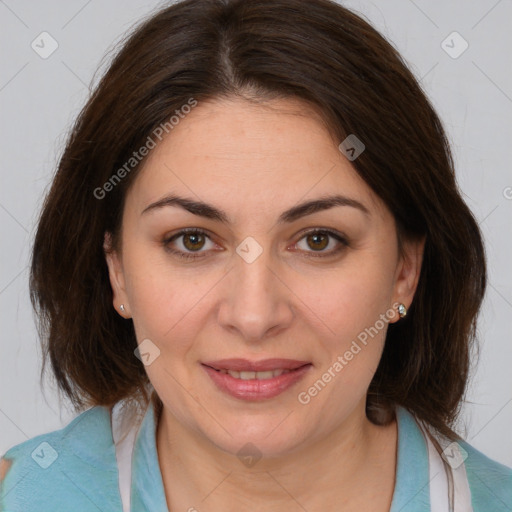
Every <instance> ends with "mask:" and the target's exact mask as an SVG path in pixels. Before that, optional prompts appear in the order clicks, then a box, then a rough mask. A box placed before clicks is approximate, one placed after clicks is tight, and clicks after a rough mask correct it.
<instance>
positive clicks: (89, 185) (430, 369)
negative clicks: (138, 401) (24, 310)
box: [30, 0, 486, 439]
mask: <svg viewBox="0 0 512 512" xmlns="http://www.w3.org/2000/svg"><path fill="white" fill-rule="evenodd" d="M233 96H238V97H245V98H249V99H252V100H254V101H257V100H258V99H264V98H280V97H281V98H285V97H296V98H300V99H302V100H304V101H306V102H308V103H309V104H311V105H314V107H315V109H316V111H318V112H319V113H321V115H322V118H323V119H325V122H326V123H327V125H328V126H329V129H330V132H331V133H332V135H333V137H335V138H336V139H337V140H338V141H339V142H341V141H343V140H344V139H345V138H346V137H347V136H348V135H349V134H355V135H356V136H357V137H358V138H359V139H360V140H361V141H363V143H364V144H365V146H366V149H365V151H364V152H363V153H362V154H361V155H360V156H359V157H358V158H357V159H356V160H354V161H353V162H352V164H353V166H354V168H355V170H356V171H357V173H358V174H359V175H360V176H361V177H362V178H363V179H364V181H365V182H366V183H367V184H368V185H369V186H370V187H371V189H372V190H373V191H374V192H375V193H376V194H377V195H378V196H380V198H382V200H383V201H384V202H385V204H386V205H387V207H388V208H389V209H390V211H391V212H392V214H393V215H394V217H395V219H396V223H397V230H398V234H399V238H401V239H404V238H407V237H419V236H426V244H425V251H424V259H423V265H422V270H421V276H420V280H419V284H418V288H417V292H416V296H415V299H414V302H413V304H412V306H411V308H410V310H409V313H408V315H407V317H406V318H405V319H403V320H401V321H400V322H398V323H396V324H391V325H390V326H389V329H388V333H387V338H386V343H385V348H384V352H383V355H382V358H381V361H380V364H379V366H378V369H377V371H376V374H375V376H374V378H373V380H372V382H371V385H370V388H369V392H368V396H367V415H368V417H369V419H370V420H371V421H373V422H375V423H379V424H385V423H386V422H388V421H389V420H390V419H391V418H392V411H393V408H394V405H395V404H399V405H402V406H404V407H406V408H407V409H408V410H409V411H411V412H413V413H414V414H415V415H416V416H417V417H419V418H420V419H422V420H425V421H426V422H428V423H429V424H430V425H432V426H433V427H434V428H436V429H437V430H439V431H440V432H442V433H444V434H446V435H448V436H449V437H451V438H452V439H456V438H458V435H457V434H456V433H455V432H454V431H453V430H452V427H453V426H454V422H455V420H456V418H457V415H458V414H459V407H460V402H461V400H462V398H463V395H464V393H465V390H466V383H467V379H468V372H469V369H470V360H471V353H472V350H471V349H472V346H473V345H474V343H473V342H474V341H475V330H476V316H477V313H478V310H479V308H480V304H481V301H482V298H483V294H484V291H485V284H486V268H485V254H484V247H483V243H482V238H481V234H480V232H479V228H478V225H477V223H476V222H475V219H474V217H473V215H472V214H471V212H470V211H469V209H468V207H467V206H466V204H465V202H464V201H463V199H462V197H461V194H460V192H459V190H458V187H457V184H456V180H455V175H454V166H453V161H452V156H451V152H450V148H449V144H448V141H447V138H446V135H445V132H444V130H443V127H442V124H441V121H440V120H439V118H438V116H437V115H436V113H435V111H434V109H433V107H432V105H431V104H430V102H429V100H428V99H427V97H426V95H425V94H424V92H423V91H422V89H421V87H420V85H419V84H418V82H417V81H416V79H415V78H414V76H413V74H412V73H411V72H410V71H409V70H408V68H407V66H406V64H405V63H404V61H403V60H402V58H401V57H400V55H399V54H398V53H397V51H396V50H395V48H394V47H393V46H392V45H391V44H390V43H388V42H387V41H386V40H385V39H384V38H383V37H382V36H381V35H380V34H379V33H378V32H377V31H376V30H375V29H374V28H372V27H371V26H370V25H369V24H368V23H367V22H366V21H364V20H363V19H362V18H360V17H358V16H357V15H355V14H354V13H352V12H351V11H349V10H347V9H345V8H343V7H341V6H340V5H338V4H336V3H334V2H331V1H329V0H310V1H308V2H304V1H303V0H185V1H182V2H179V3H176V4H174V5H171V6H170V7H167V8H165V9H163V10H161V11H160V12H158V13H157V14H156V15H154V16H152V17H151V18H150V19H148V20H147V21H145V22H143V23H142V24H141V26H140V27H139V28H137V30H136V31H135V32H134V33H133V35H131V36H130V37H129V38H128V39H127V41H126V42H125V43H124V45H123V47H122V48H121V50H120V51H119V53H118V54H117V55H116V57H115V58H114V60H113V61H112V63H111V65H110V66H109V69H108V70H107V72H106V73H105V75H104V76H103V78H102V79H101V81H100V82H99V84H98V86H97V87H96V88H95V90H94V92H93V94H92V97H91V98H90V99H89V101H88V102H87V104H86V105H85V107H84V109H83V110H82V112H81V113H80V115H79V117H78V119H77V121H76V123H75V125H74V127H73V129H72V132H71V134H70V136H69V140H68V142H67V145H66V148H65V150H64V153H63V155H62V158H61V160H60V164H59V167H58V171H57V173H56V176H55V178H54V181H53V183H52V186H51V189H50V191H49V193H48V195H47V197H46V200H45V203H44V207H43V210H42V213H41V217H40V221H39V226H38V230H37V234H36V237H35V243H34V247H33V258H32V266H31V276H30V290H31V300H32V304H33V306H34V308H35V309H36V311H37V313H38V318H39V323H38V328H39V333H40V336H41V340H42V343H43V355H44V362H43V368H42V372H41V375H43V373H44V368H45V364H46V363H47V360H48V359H49V360H50V361H51V365H52V369H53V372H54V375H55V378H56V380H57V383H58V385H59V387H60V389H61V390H62V391H63V392H65V394H66V395H67V396H68V397H69V398H70V399H71V401H72V403H73V404H74V405H75V408H77V409H80V408H83V407H86V406H90V405H113V404H114V403H116V402H117V401H118V400H120V399H123V398H127V397H130V396H135V395H136V394H137V392H138V391H140V390H143V389H144V387H145V386H146V385H147V384H148V379H147V375H146V372H145V370H144V366H143V364H142V363H141V362H140V361H139V359H138V358H136V357H135V356H134V349H135V348H136V347H137V342H136V339H135V334H134V329H133V323H132V322H131V321H127V320H124V319H122V318H121V317H120V316H119V315H118V314H117V312H116V311H115V310H114V308H113V306H112V290H111V287H110V283H109V279H108V271H107V265H106V262H105V254H104V249H103V238H104V233H105V232H110V233H112V235H113V242H114V245H113V246H114V248H118V247H119V232H120V224H121V218H122V212H123V202H124V198H125V196H126V192H127V190H128V188H129V187H130V184H131V183H133V180H134V179H135V178H136V176H137V171H138V170H140V168H141V164H138V165H137V166H134V168H133V170H131V171H130V172H129V173H125V174H126V176H124V177H123V179H121V180H119V182H118V183H116V186H114V187H110V188H111V190H110V191H109V193H108V195H106V196H105V197H104V198H98V197H97V196H98V194H97V193H95V191H97V190H98V189H99V188H101V187H103V185H104V184H105V183H106V182H107V181H108V180H109V179H110V178H111V177H112V175H113V174H114V173H115V172H116V171H117V170H118V169H120V168H122V166H123V165H124V164H125V163H126V162H127V161H128V160H129V159H130V157H132V155H133V152H134V150H136V149H138V148H140V147H141V146H143V145H144V144H145V142H146V141H147V137H148V136H149V135H150V134H151V133H152V132H153V131H154V130H155V129H156V128H157V127H158V126H159V125H160V124H161V123H164V122H166V121H168V119H169V117H170V116H171V115H173V113H174V112H175V111H176V110H179V109H180V107H182V105H185V104H187V102H189V101H190V98H194V99H195V100H196V101H198V102H199V103H200V102H201V101H205V100H208V99H215V98H220V97H233ZM142 162H143V160H142ZM145 397H146V398H148V397H147V395H145Z"/></svg>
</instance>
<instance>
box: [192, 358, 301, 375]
mask: <svg viewBox="0 0 512 512" xmlns="http://www.w3.org/2000/svg"><path fill="white" fill-rule="evenodd" d="M202 364H204V365H206V366H210V367H211V368H214V369H215V370H234V371H238V372H244V371H245V372H264V371H268V370H278V369H283V370H296V369H297V368H300V367H301V366H304V365H306V364H310V362H309V361H297V360H295V359H261V360H260V361H249V360H248V359H218V360H217V361H206V362H203V363H202Z"/></svg>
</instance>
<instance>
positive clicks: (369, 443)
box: [157, 401, 397, 512]
mask: <svg viewBox="0 0 512 512" xmlns="http://www.w3.org/2000/svg"><path fill="white" fill-rule="evenodd" d="M396 446H397V430H396V421H395V422H393V423H392V424H391V425H389V426H386V427H380V426H376V425H374V424H372V423H371V422H370V421H369V420H368V419H367V418H366V415H365V412H364V401H363V402H361V403H360V404H359V405H358V407H357V408H356V409H355V410H354V411H353V412H352V413H351V415H350V417H348V418H347V419H346V421H344V422H343V424H342V425H340V426H339V427H338V428H337V429H336V430H334V431H332V432H331V433H330V434H329V435H328V436H327V437H323V438H322V439H320V440H315V441H312V442H310V443H309V444H307V445H304V446H303V447H301V448H299V449H297V450H295V451H294V452H293V453H289V454H287V455H285V456H281V457H279V458H262V459H261V460H259V461H258V462H257V463H256V464H254V465H253V466H250V467H247V466H245V465H244V464H242V462H241V461H240V460H239V458H238V457H237V456H236V455H233V454H229V453H226V452H225V451H223V450H221V449H220V448H219V447H217V446H216V445H215V444H213V443H212V442H211V441H210V440H209V439H207V438H205V437H204V436H201V435H199V434H198V433H197V432H195V431H191V430H190V429H187V428H186V427H185V426H184V425H182V424H181V423H179V422H178V421H177V420H176V418H175V417H174V416H173V415H172V414H171V413H170V412H169V411H168V410H167V409H166V408H165V407H164V408H163V410H162V412H161V416H160V421H159V423H158V429H157V451H158V457H159V463H160V468H161V472H162V479H163V482H164V487H165V494H166V498H167V503H168V506H169V510H191V511H193V510H194V509H197V510H201V509H207V510H209V511H213V512H215V511H217V510H218V511H220V510H222V511H224V512H226V511H231V510H233V511H234V510H261V509H266V510H283V511H284V510H304V509H306V510H308V511H309V512H313V511H316V510H326V507H328V508H327V509H328V510H347V511H348V510H352V509H353V510H361V509H367V506H368V504H369V503H378V505H377V506H375V507H374V508H372V510H375V511H378V510H389V507H390V505H391V498H392V494H393V489H394V476H395V472H396ZM368 482H371V484H372V485H368Z"/></svg>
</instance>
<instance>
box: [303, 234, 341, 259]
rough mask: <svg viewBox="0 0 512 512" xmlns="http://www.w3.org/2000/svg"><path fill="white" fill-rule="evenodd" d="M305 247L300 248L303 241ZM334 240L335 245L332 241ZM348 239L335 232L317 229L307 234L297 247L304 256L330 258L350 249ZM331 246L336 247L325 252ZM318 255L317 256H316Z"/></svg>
mask: <svg viewBox="0 0 512 512" xmlns="http://www.w3.org/2000/svg"><path fill="white" fill-rule="evenodd" d="M303 240H304V241H305V247H304V245H303V246H302V247H300V244H301V242H302V241H303ZM332 240H334V242H333V243H331V241H332ZM348 245H349V244H348V241H347V239H346V238H345V237H344V236H343V235H341V234H340V233H337V232H335V231H330V230H321V229H316V230H314V231H310V232H308V233H305V234H304V236H303V237H302V238H301V239H300V240H299V241H298V242H297V244H296V246H297V247H298V248H299V249H300V250H301V251H302V252H303V253H304V256H307V257H309V256H312V257H328V256H332V255H334V254H337V253H338V252H340V251H342V250H343V249H345V248H346V247H348ZM329 246H331V247H332V246H334V247H333V248H331V250H325V249H326V248H327V247H329ZM315 253H317V254H315Z"/></svg>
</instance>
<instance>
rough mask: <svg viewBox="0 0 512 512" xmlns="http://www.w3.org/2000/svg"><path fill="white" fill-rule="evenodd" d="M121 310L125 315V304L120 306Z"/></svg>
mask: <svg viewBox="0 0 512 512" xmlns="http://www.w3.org/2000/svg"><path fill="white" fill-rule="evenodd" d="M119 309H120V310H121V311H122V312H123V313H124V304H121V305H120V306H119Z"/></svg>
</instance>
